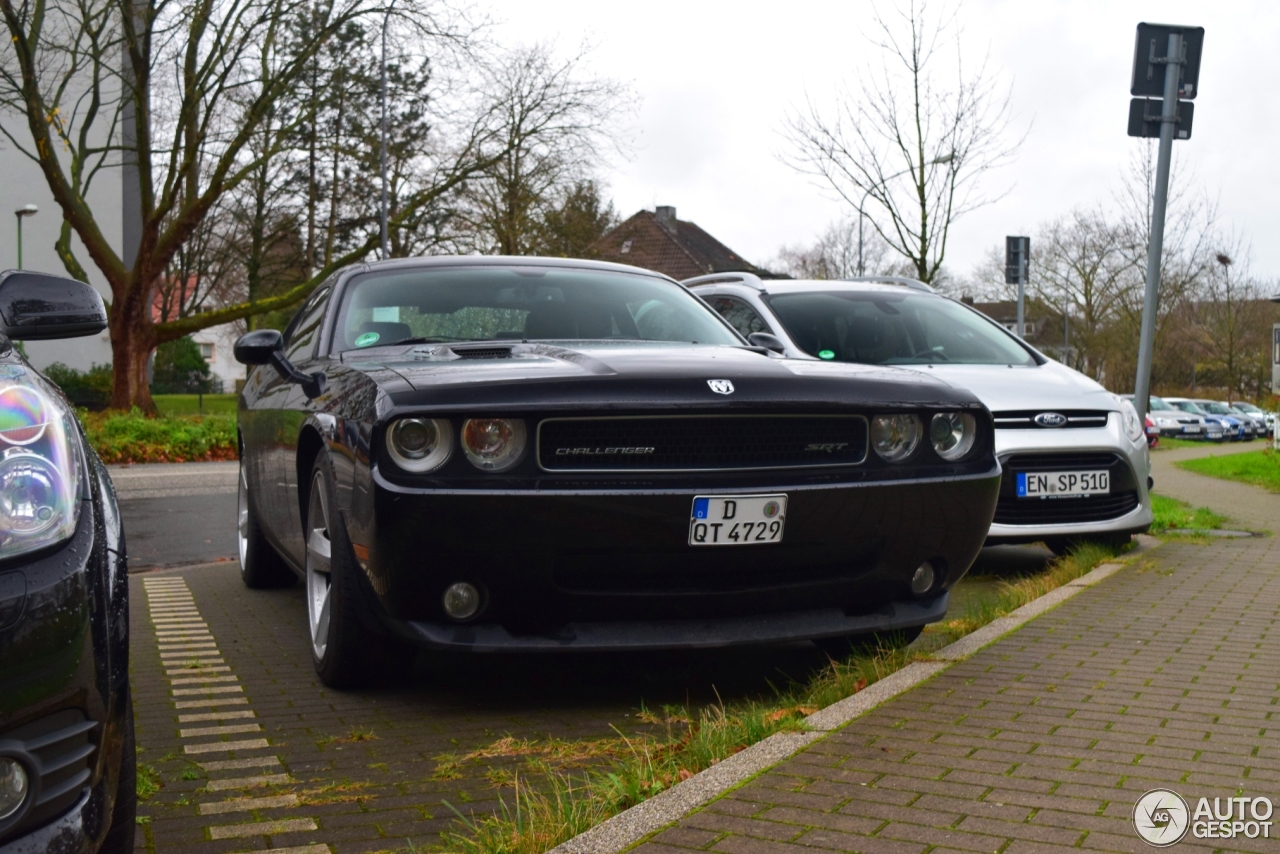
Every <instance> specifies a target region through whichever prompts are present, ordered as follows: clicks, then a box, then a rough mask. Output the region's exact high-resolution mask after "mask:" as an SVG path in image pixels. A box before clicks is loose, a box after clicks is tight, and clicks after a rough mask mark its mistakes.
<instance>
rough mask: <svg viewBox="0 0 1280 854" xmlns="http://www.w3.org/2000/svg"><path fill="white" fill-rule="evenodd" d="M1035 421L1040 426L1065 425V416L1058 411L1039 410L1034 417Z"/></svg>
mask: <svg viewBox="0 0 1280 854" xmlns="http://www.w3.org/2000/svg"><path fill="white" fill-rule="evenodd" d="M1035 422H1036V423H1037V424H1039V425H1040V426H1041V427H1065V426H1066V425H1067V416H1065V415H1063V414H1062V413H1060V412H1041V413H1040V414H1039V415H1037V416H1036V417H1035Z"/></svg>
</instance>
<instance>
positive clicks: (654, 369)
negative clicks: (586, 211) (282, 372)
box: [343, 342, 977, 408]
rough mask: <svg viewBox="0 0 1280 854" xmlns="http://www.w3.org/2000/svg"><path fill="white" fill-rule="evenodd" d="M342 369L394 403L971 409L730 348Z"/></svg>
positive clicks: (952, 393) (893, 374)
mask: <svg viewBox="0 0 1280 854" xmlns="http://www.w3.org/2000/svg"><path fill="white" fill-rule="evenodd" d="M460 349H461V348H460ZM464 352H465V351H464ZM343 361H344V362H345V363H346V364H348V365H350V366H351V367H353V368H356V369H358V370H362V371H366V372H368V373H371V374H372V373H381V374H382V376H383V377H385V376H387V373H390V372H393V373H394V374H395V375H397V376H399V377H400V378H401V379H402V380H403V384H402V385H401V384H395V385H397V386H399V388H387V389H386V390H387V391H388V393H389V394H390V395H391V396H392V398H393V399H394V402H395V403H397V404H404V403H415V404H434V405H444V406H448V405H464V404H465V405H475V404H477V403H485V402H493V403H502V404H504V405H512V406H516V407H519V406H522V405H537V406H539V407H540V408H543V407H546V406H551V407H553V408H554V407H556V406H559V405H581V404H582V403H583V402H584V401H585V400H587V399H589V400H590V401H591V402H592V403H594V404H598V405H601V406H604V407H622V406H626V407H641V408H643V407H659V406H663V407H670V406H672V405H676V406H681V405H695V406H698V407H700V408H701V407H706V406H711V407H716V408H722V407H723V408H738V407H742V406H750V405H753V404H756V405H758V404H762V403H768V404H780V403H786V402H805V403H810V404H826V405H830V406H832V407H835V408H839V407H842V406H846V405H849V404H862V403H873V402H874V403H890V404H891V405H892V404H903V405H919V404H942V405H948V404H954V405H961V406H964V405H977V399H976V398H975V397H974V396H973V395H972V394H970V393H969V392H967V391H965V390H964V389H963V388H960V387H956V386H953V385H952V384H949V383H946V382H942V381H940V380H939V379H937V378H934V377H930V376H928V375H925V374H921V373H919V372H916V371H906V370H901V369H898V368H885V367H876V366H867V365H849V364H831V363H815V362H802V361H795V360H789V359H777V358H771V357H769V356H766V355H763V354H761V353H757V352H753V351H751V350H747V349H745V348H739V347H693V346H678V345H675V346H673V345H644V344H638V345H630V344H628V345H622V346H619V345H595V346H592V345H591V342H581V343H578V342H575V343H574V346H572V347H568V346H556V345H551V344H516V345H514V346H513V347H512V353H511V355H510V357H505V358H459V357H458V355H457V353H455V352H454V351H452V350H451V349H450V348H449V347H447V346H439V345H426V346H423V345H419V346H416V347H405V348H395V349H394V350H393V349H392V348H386V349H385V350H384V351H383V352H381V353H368V352H361V353H360V354H359V355H356V354H354V353H346V354H344V355H343ZM708 380H729V381H731V382H732V383H733V385H734V391H733V392H732V393H731V394H717V393H715V392H713V391H712V390H711V389H710V387H709V386H708Z"/></svg>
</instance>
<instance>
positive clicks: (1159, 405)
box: [1147, 394, 1173, 409]
mask: <svg viewBox="0 0 1280 854" xmlns="http://www.w3.org/2000/svg"><path fill="white" fill-rule="evenodd" d="M1147 400H1148V401H1150V402H1151V405H1150V406H1148V407H1147V409H1173V407H1172V406H1170V405H1169V404H1167V403H1165V401H1164V398H1162V397H1156V396H1155V395H1154V394H1153V395H1151V397H1149V398H1147Z"/></svg>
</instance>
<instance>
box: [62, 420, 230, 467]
mask: <svg viewBox="0 0 1280 854" xmlns="http://www.w3.org/2000/svg"><path fill="white" fill-rule="evenodd" d="M77 414H79V416H80V421H81V423H82V424H84V429H85V434H86V435H87V436H88V437H89V444H91V445H93V448H94V450H95V451H97V452H98V456H100V457H102V460H103V462H107V463H188V462H200V461H208V460H234V459H235V458H236V419H235V416H234V415H204V416H182V417H167V418H148V417H147V416H145V415H143V414H142V412H140V411H139V410H137V409H134V410H132V411H130V412H118V411H117V412H87V411H85V410H80V411H79V412H78V413H77Z"/></svg>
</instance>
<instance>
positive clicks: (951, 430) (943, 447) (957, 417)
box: [929, 412, 978, 462]
mask: <svg viewBox="0 0 1280 854" xmlns="http://www.w3.org/2000/svg"><path fill="white" fill-rule="evenodd" d="M977 436H978V422H977V421H976V420H975V419H974V417H973V416H972V415H970V414H969V413H967V412H939V413H938V414H937V415H935V416H933V420H932V421H930V422H929V439H930V441H932V442H933V449H934V450H935V451H937V452H938V456H940V457H942V458H943V459H944V460H946V461H947V462H955V461H956V460H958V459H961V458H962V457H963V456H964V455H965V454H967V453H969V450H970V449H971V448H972V447H973V440H974V439H975V438H977Z"/></svg>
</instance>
